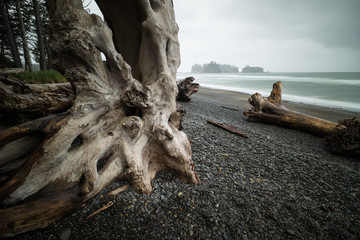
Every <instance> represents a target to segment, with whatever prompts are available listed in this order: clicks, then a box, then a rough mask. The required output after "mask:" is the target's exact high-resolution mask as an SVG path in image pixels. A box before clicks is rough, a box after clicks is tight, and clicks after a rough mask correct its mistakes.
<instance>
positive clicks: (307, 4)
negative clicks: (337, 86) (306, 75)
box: [174, 0, 360, 72]
mask: <svg viewBox="0 0 360 240" xmlns="http://www.w3.org/2000/svg"><path fill="white" fill-rule="evenodd" d="M174 5H175V14H176V21H177V23H178V25H179V28H180V32H179V41H180V47H181V61H182V63H181V66H180V68H179V72H189V71H190V70H191V66H192V65H193V64H195V63H199V64H203V63H208V62H210V61H216V62H218V63H226V64H232V65H236V66H237V67H239V69H240V70H241V68H243V67H245V66H246V65H250V66H260V67H263V68H264V69H265V71H270V72H311V71H316V72H317V71H320V72H321V71H358V72H360V0H341V1H340V0H302V1H299V0H221V1H220V0H174Z"/></svg>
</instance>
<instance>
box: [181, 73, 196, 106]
mask: <svg viewBox="0 0 360 240" xmlns="http://www.w3.org/2000/svg"><path fill="white" fill-rule="evenodd" d="M194 80H195V78H193V77H187V78H185V79H183V80H179V81H177V82H176V84H177V87H178V90H179V93H178V95H177V96H176V100H177V101H179V102H190V100H191V95H192V94H194V93H196V92H198V91H199V87H200V84H198V83H193V81H194Z"/></svg>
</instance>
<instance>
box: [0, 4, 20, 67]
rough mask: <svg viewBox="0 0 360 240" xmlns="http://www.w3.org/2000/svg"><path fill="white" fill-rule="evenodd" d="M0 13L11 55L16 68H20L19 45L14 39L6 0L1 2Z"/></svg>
mask: <svg viewBox="0 0 360 240" xmlns="http://www.w3.org/2000/svg"><path fill="white" fill-rule="evenodd" d="M0 12H1V19H2V24H3V25H4V27H5V32H6V36H7V38H6V39H7V43H8V47H9V49H10V52H11V55H12V58H13V61H14V65H15V67H19V68H20V67H22V65H21V60H20V54H19V51H18V49H17V43H16V40H15V37H14V33H13V28H12V25H11V23H10V18H9V14H8V9H7V2H6V1H4V0H0ZM4 49H5V46H4Z"/></svg>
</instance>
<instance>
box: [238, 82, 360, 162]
mask: <svg viewBox="0 0 360 240" xmlns="http://www.w3.org/2000/svg"><path fill="white" fill-rule="evenodd" d="M281 88H282V83H281V82H276V83H274V85H273V90H272V91H271V94H270V96H269V97H267V98H265V97H262V96H261V94H259V93H255V94H253V95H252V96H251V97H250V98H249V103H250V105H251V106H252V107H253V108H252V109H251V110H246V111H244V115H245V116H247V117H248V120H249V121H251V122H262V123H269V124H274V125H278V126H282V127H287V128H293V129H298V130H301V131H304V132H308V133H311V134H315V135H317V136H320V137H325V136H326V139H327V143H328V145H329V146H330V147H331V148H330V149H331V151H333V152H335V153H341V154H345V153H346V154H348V155H353V156H360V129H359V125H360V124H359V122H360V120H359V119H356V118H354V119H352V120H343V121H339V124H336V123H333V122H330V121H327V120H324V119H321V118H317V117H313V116H310V115H306V114H303V113H299V112H295V111H292V110H289V109H287V108H286V107H284V106H283V104H282V100H281V98H282V96H281Z"/></svg>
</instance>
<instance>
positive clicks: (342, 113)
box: [192, 85, 360, 123]
mask: <svg viewBox="0 0 360 240" xmlns="http://www.w3.org/2000/svg"><path fill="white" fill-rule="evenodd" d="M269 95H270V93H269ZM192 96H195V97H196V96H199V97H202V98H208V99H211V100H216V101H218V102H222V103H224V104H225V103H226V104H231V105H235V106H237V107H239V108H240V109H241V110H242V111H244V110H246V109H250V108H251V105H250V104H249V103H248V99H249V97H250V96H251V94H247V93H242V92H235V91H229V90H221V89H214V88H207V87H202V86H201V85H200V88H199V91H198V92H197V93H195V94H194V95H192ZM283 105H284V106H285V107H286V108H288V109H290V110H293V111H296V112H300V113H304V114H307V115H311V116H314V117H318V118H323V119H326V120H328V121H332V122H335V123H337V122H338V121H339V120H342V119H346V118H353V117H357V118H360V112H351V111H348V110H344V109H339V108H331V107H324V106H319V105H313V104H306V103H300V102H293V101H285V100H283Z"/></svg>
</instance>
